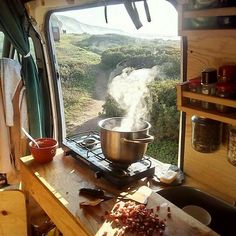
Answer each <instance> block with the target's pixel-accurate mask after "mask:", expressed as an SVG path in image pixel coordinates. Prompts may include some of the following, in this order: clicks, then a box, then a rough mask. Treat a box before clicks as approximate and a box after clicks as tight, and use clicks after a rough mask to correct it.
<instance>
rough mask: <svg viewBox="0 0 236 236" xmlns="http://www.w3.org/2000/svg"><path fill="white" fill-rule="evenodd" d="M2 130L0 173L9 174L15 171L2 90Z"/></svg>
mask: <svg viewBox="0 0 236 236" xmlns="http://www.w3.org/2000/svg"><path fill="white" fill-rule="evenodd" d="M0 130H1V134H0V135H1V138H0V173H9V172H12V171H13V166H12V162H11V150H10V134H9V129H8V127H7V126H6V123H5V111H4V106H3V96H2V90H0Z"/></svg>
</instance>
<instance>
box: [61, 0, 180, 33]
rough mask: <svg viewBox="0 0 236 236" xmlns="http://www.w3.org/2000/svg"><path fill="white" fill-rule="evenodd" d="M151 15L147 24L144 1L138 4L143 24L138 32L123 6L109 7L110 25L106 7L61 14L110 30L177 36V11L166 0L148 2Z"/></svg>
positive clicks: (150, 0)
mask: <svg viewBox="0 0 236 236" xmlns="http://www.w3.org/2000/svg"><path fill="white" fill-rule="evenodd" d="M147 3H148V6H149V11H150V15H151V22H147V19H146V14H145V10H144V5H143V1H141V2H136V7H137V10H138V13H139V17H140V20H141V22H142V24H143V27H141V28H140V29H139V30H136V28H135V26H134V24H133V22H132V20H131V19H130V17H129V15H128V13H127V11H126V9H125V7H124V5H123V4H119V5H110V6H108V7H107V15H108V24H107V23H106V22H105V16H104V7H96V8H89V9H84V10H73V11H68V12H63V13H59V14H60V15H61V14H63V15H66V16H70V17H73V18H75V19H76V20H78V21H80V22H82V23H85V24H89V25H96V26H102V27H108V28H115V29H119V30H123V31H125V32H129V33H135V34H152V35H158V36H168V37H172V36H177V28H178V26H177V24H178V22H177V19H178V18H177V11H176V10H175V8H174V7H173V6H172V5H171V4H170V3H169V2H167V1H166V0H147Z"/></svg>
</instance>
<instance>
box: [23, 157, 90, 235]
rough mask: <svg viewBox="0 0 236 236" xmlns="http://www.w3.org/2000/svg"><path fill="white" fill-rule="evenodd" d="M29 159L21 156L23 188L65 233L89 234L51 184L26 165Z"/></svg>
mask: <svg viewBox="0 0 236 236" xmlns="http://www.w3.org/2000/svg"><path fill="white" fill-rule="evenodd" d="M27 159H28V158H26V159H22V158H21V160H20V162H21V179H22V189H23V190H24V191H26V192H28V193H29V194H30V195H31V196H32V197H33V198H34V199H35V200H36V201H37V202H38V203H39V205H40V206H41V207H42V208H43V210H44V211H45V212H46V213H47V215H48V216H49V217H50V219H51V220H52V221H53V222H54V223H55V225H56V226H57V227H58V229H59V230H60V231H61V232H62V233H63V235H71V236H73V235H74V236H77V235H81V236H88V235H89V233H88V232H86V231H85V229H84V227H83V226H82V225H81V224H80V222H79V221H78V220H75V218H74V216H72V215H71V213H70V212H69V210H68V209H67V208H66V207H65V206H64V205H63V203H61V202H60V201H59V200H58V198H57V197H56V195H54V194H53V192H52V191H50V189H49V188H50V186H47V187H46V185H45V183H44V184H42V183H41V182H42V181H43V179H40V177H39V176H36V174H37V173H33V172H31V171H30V170H29V169H28V168H27V167H26V166H25V164H24V161H25V160H27ZM41 203H42V204H41Z"/></svg>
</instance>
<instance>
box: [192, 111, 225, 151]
mask: <svg viewBox="0 0 236 236" xmlns="http://www.w3.org/2000/svg"><path fill="white" fill-rule="evenodd" d="M221 136H222V123H221V122H219V121H215V120H212V119H208V118H204V117H198V116H193V117H192V147H193V149H195V150H196V151H198V152H203V153H211V152H214V151H216V150H218V149H219V147H220V144H221Z"/></svg>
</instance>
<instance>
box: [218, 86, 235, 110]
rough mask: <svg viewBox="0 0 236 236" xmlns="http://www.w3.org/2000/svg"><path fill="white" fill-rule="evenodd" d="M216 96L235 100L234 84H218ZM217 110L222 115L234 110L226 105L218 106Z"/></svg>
mask: <svg viewBox="0 0 236 236" xmlns="http://www.w3.org/2000/svg"><path fill="white" fill-rule="evenodd" d="M216 96H218V97H221V98H233V96H234V85H233V83H230V82H218V83H217V84H216ZM216 109H217V110H218V111H219V112H222V113H227V112H231V111H232V110H233V108H231V107H228V106H225V105H220V104H216Z"/></svg>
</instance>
